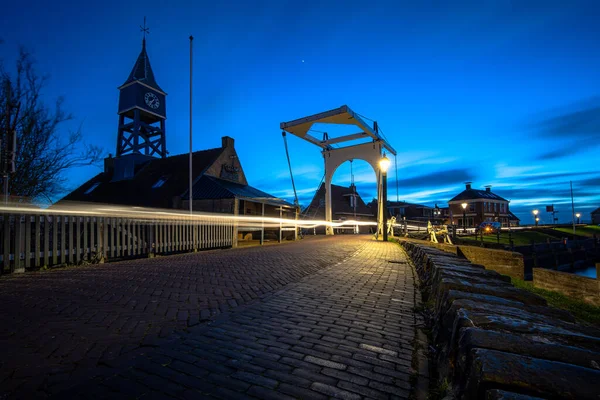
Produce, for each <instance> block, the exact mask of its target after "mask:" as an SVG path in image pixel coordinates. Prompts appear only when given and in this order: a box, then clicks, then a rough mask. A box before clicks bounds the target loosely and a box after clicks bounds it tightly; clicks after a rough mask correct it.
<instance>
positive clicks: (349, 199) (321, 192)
mask: <svg viewBox="0 0 600 400" xmlns="http://www.w3.org/2000/svg"><path fill="white" fill-rule="evenodd" d="M331 214H332V221H333V222H340V221H349V220H354V221H369V222H376V221H377V220H376V218H375V217H376V215H377V213H375V214H374V213H373V212H372V210H371V209H370V208H369V207H368V206H367V205H366V204H365V202H364V201H363V199H362V198H361V197H360V195H359V194H358V192H357V191H356V186H355V185H350V187H344V186H339V185H333V184H332V185H331ZM302 218H303V219H309V220H324V219H325V184H323V183H322V184H321V186H320V187H319V189H318V190H317V192H316V193H315V195H314V197H313V199H312V201H311V202H310V204H309V205H308V207H306V208H305V209H304V210H303V212H302ZM354 229H355V227H353V226H349V227H347V228H335V232H336V233H353V232H354ZM374 229H375V227H374V226H373V227H371V226H358V232H359V233H369V232H370V231H372V230H373V231H374ZM316 233H319V234H324V233H325V227H323V226H320V227H317V228H316Z"/></svg>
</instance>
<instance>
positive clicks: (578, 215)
mask: <svg viewBox="0 0 600 400" xmlns="http://www.w3.org/2000/svg"><path fill="white" fill-rule="evenodd" d="M575 216H576V217H577V225H579V217H581V214H580V213H577V214H575Z"/></svg>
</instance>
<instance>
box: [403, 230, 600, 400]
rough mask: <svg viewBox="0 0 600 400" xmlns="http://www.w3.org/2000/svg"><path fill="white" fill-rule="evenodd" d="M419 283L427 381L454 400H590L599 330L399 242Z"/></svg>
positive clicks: (505, 284) (479, 271) (501, 281)
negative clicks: (444, 384) (442, 385)
mask: <svg viewBox="0 0 600 400" xmlns="http://www.w3.org/2000/svg"><path fill="white" fill-rule="evenodd" d="M400 243H401V244H402V246H403V247H404V248H405V249H406V251H407V253H408V254H409V255H410V257H411V259H412V261H413V263H414V265H415V267H416V269H417V271H418V273H419V276H420V278H421V281H422V290H423V293H422V294H423V300H424V302H426V303H430V304H431V308H430V309H429V310H426V311H425V317H426V321H427V324H428V326H429V327H430V328H431V344H432V346H431V356H432V359H433V361H434V363H433V364H434V365H435V368H436V370H435V371H434V374H433V376H435V377H436V378H437V379H438V380H439V381H442V380H447V381H448V382H449V383H450V384H451V396H452V397H454V398H458V399H521V400H524V399H530V400H531V399H533V398H548V399H559V398H560V399H598V393H600V329H598V328H596V327H591V326H587V325H582V324H579V323H577V322H576V321H575V319H574V318H573V316H572V315H571V314H570V313H568V312H566V311H563V310H558V309H555V308H551V307H548V306H547V304H546V300H545V299H543V298H542V297H539V296H537V295H535V294H533V293H530V292H528V291H524V290H520V289H517V288H515V287H514V286H512V284H511V283H510V278H509V277H507V276H503V275H500V274H499V273H497V272H495V271H490V270H486V269H485V268H484V267H483V266H481V265H477V264H472V263H471V262H469V261H468V260H465V259H462V258H459V257H458V256H457V255H454V254H451V253H450V252H447V251H443V250H440V249H437V248H433V247H430V246H426V245H419V244H416V243H414V242H410V241H400Z"/></svg>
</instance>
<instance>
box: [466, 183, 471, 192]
mask: <svg viewBox="0 0 600 400" xmlns="http://www.w3.org/2000/svg"><path fill="white" fill-rule="evenodd" d="M465 185H466V187H467V190H471V182H465Z"/></svg>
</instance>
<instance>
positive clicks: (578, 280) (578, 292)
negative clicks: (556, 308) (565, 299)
mask: <svg viewBox="0 0 600 400" xmlns="http://www.w3.org/2000/svg"><path fill="white" fill-rule="evenodd" d="M533 285H534V286H535V287H538V288H541V289H547V290H555V291H557V292H560V293H563V294H565V295H567V296H570V297H574V298H576V299H580V300H583V301H585V302H587V303H590V304H593V305H595V306H600V281H599V280H598V279H594V278H588V277H585V276H579V275H575V274H571V273H568V272H560V271H552V270H548V269H544V268H534V269H533Z"/></svg>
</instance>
